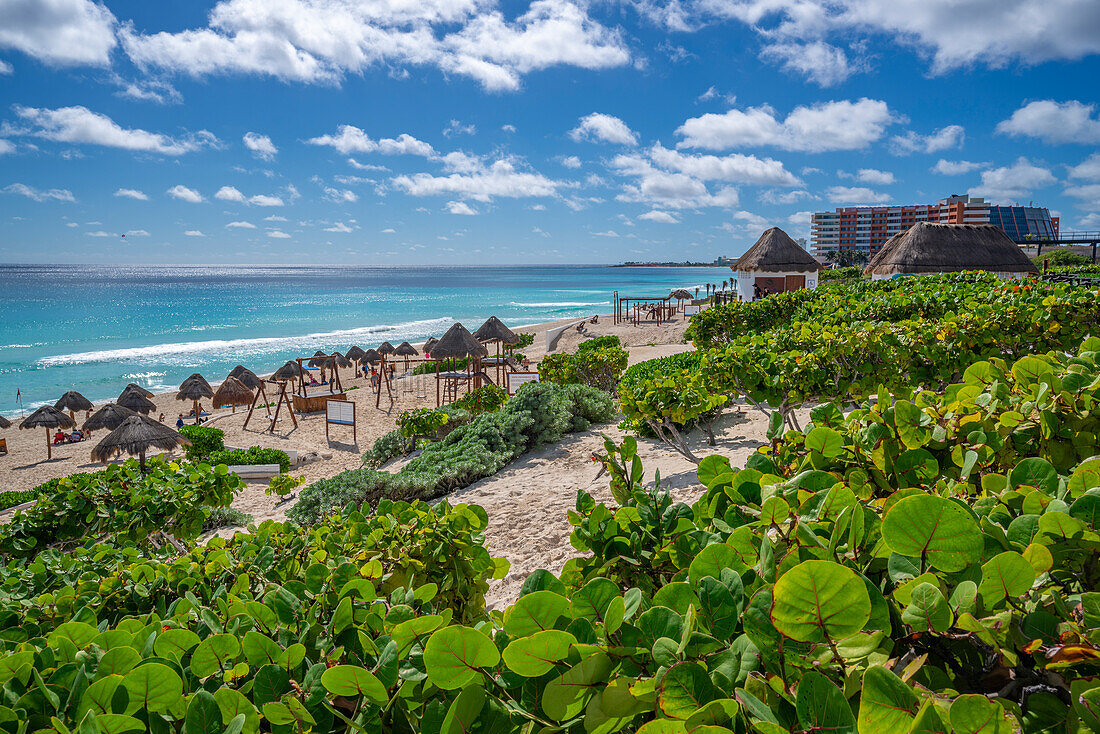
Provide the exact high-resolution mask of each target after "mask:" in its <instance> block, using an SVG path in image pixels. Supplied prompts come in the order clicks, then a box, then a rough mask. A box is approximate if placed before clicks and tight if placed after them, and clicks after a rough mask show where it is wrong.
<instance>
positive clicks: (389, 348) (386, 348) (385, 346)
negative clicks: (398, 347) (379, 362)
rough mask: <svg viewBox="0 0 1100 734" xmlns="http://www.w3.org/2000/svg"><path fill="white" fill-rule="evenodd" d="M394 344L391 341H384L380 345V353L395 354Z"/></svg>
mask: <svg viewBox="0 0 1100 734" xmlns="http://www.w3.org/2000/svg"><path fill="white" fill-rule="evenodd" d="M393 350H394V346H393V345H392V344H390V343H389V342H382V343H381V344H379V345H378V353H379V354H393Z"/></svg>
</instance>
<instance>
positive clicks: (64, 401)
mask: <svg viewBox="0 0 1100 734" xmlns="http://www.w3.org/2000/svg"><path fill="white" fill-rule="evenodd" d="M53 407H55V408H57V409H58V410H72V411H77V410H91V409H92V401H91V400H88V398H86V397H84V396H83V395H81V394H80V393H78V392H77V391H76V390H69V392H67V393H65V394H64V395H62V396H61V398H60V399H59V400H58V401H57V402H56V403H54V404H53Z"/></svg>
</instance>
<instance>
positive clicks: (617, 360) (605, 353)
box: [538, 336, 630, 392]
mask: <svg viewBox="0 0 1100 734" xmlns="http://www.w3.org/2000/svg"><path fill="white" fill-rule="evenodd" d="M629 356H630V355H629V354H628V353H627V351H626V350H625V349H623V347H622V344H621V343H620V342H619V337H617V336H599V337H595V338H593V339H586V340H585V341H583V342H581V343H580V345H579V346H578V347H577V351H576V352H575V353H574V354H564V353H561V354H548V355H546V356H545V357H543V358H542V361H540V362H539V365H538V370H539V380H541V381H543V382H553V383H556V384H558V385H589V386H591V387H598V388H600V389H601V390H606V391H608V392H614V391H615V387H616V386H617V385H618V384H619V377H620V376H621V375H622V374H623V370H625V369H626V364H627V360H628V358H629Z"/></svg>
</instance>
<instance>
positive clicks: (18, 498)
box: [0, 489, 38, 510]
mask: <svg viewBox="0 0 1100 734" xmlns="http://www.w3.org/2000/svg"><path fill="white" fill-rule="evenodd" d="M35 499H38V490H37V489H12V490H8V491H7V492H0V510H6V509H8V508H9V507H15V506H16V505H21V504H23V503H24V502H30V501H31V500H35Z"/></svg>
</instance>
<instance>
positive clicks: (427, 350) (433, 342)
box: [424, 336, 439, 354]
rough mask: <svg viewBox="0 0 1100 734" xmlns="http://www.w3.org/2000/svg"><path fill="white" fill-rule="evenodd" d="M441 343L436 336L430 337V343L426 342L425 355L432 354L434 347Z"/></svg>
mask: <svg viewBox="0 0 1100 734" xmlns="http://www.w3.org/2000/svg"><path fill="white" fill-rule="evenodd" d="M438 343H439V340H438V339H436V338H435V337H434V336H429V337H428V341H426V342H424V354H430V353H431V351H432V347H434V346H435V345H436V344H438Z"/></svg>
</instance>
